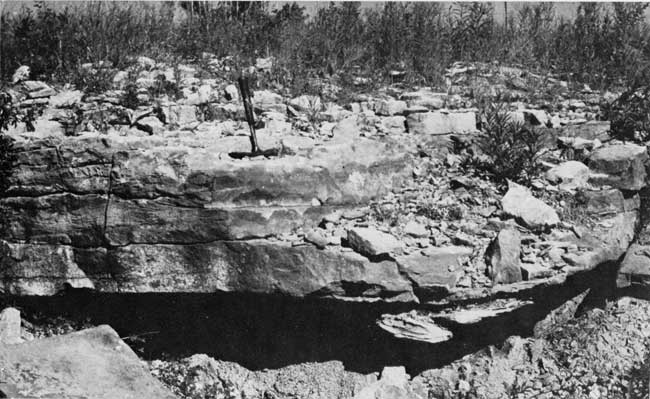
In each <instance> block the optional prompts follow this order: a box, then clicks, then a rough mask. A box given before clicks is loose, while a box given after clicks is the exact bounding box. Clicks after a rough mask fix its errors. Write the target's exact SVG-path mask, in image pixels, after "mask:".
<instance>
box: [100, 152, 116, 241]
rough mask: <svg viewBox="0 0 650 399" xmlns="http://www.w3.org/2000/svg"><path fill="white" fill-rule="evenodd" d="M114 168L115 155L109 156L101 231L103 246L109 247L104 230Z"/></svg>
mask: <svg viewBox="0 0 650 399" xmlns="http://www.w3.org/2000/svg"><path fill="white" fill-rule="evenodd" d="M114 168H115V154H113V155H112V156H111V167H110V168H109V170H108V188H107V190H106V207H105V208H104V226H103V231H102V238H103V239H104V245H105V246H106V247H109V246H110V244H109V240H108V237H107V236H106V228H107V227H108V207H109V206H110V204H111V194H112V190H113V169H114Z"/></svg>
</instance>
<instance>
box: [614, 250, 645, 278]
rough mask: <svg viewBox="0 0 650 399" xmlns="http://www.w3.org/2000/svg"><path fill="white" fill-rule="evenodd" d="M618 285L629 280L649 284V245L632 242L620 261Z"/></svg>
mask: <svg viewBox="0 0 650 399" xmlns="http://www.w3.org/2000/svg"><path fill="white" fill-rule="evenodd" d="M619 275H620V276H621V277H623V278H622V279H621V278H619V281H623V282H624V283H619V286H626V285H629V284H628V283H629V282H632V281H634V282H641V283H645V284H646V285H650V284H649V283H650V245H639V244H632V245H631V246H630V248H629V249H628V250H627V253H626V254H625V258H623V262H621V267H620V269H619Z"/></svg>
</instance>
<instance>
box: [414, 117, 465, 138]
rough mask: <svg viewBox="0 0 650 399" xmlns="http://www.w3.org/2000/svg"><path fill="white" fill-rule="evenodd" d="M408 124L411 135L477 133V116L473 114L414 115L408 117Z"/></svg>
mask: <svg viewBox="0 0 650 399" xmlns="http://www.w3.org/2000/svg"><path fill="white" fill-rule="evenodd" d="M406 124H407V126H408V131H409V133H411V134H422V135H440V134H450V133H457V134H466V133H473V132H475V131H476V115H475V114H474V113H473V112H457V113H444V112H427V113H414V114H410V115H409V116H407V117H406Z"/></svg>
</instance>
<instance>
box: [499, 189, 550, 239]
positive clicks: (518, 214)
mask: <svg viewBox="0 0 650 399" xmlns="http://www.w3.org/2000/svg"><path fill="white" fill-rule="evenodd" d="M509 187H510V188H509V189H508V192H507V193H506V195H505V196H503V198H502V199H501V206H502V207H503V211H504V212H505V213H506V214H508V215H510V216H514V217H515V218H517V219H518V220H519V221H521V222H522V223H523V225H524V226H526V227H528V228H530V229H533V230H537V229H543V228H545V227H549V226H555V225H557V224H558V223H560V218H559V217H558V215H557V213H556V212H555V210H554V209H553V208H551V207H550V206H549V205H547V204H545V203H544V201H541V200H539V199H537V198H535V197H533V195H532V194H531V193H530V192H529V191H528V190H527V189H526V188H525V187H523V186H520V185H519V184H516V183H512V182H510V184H509Z"/></svg>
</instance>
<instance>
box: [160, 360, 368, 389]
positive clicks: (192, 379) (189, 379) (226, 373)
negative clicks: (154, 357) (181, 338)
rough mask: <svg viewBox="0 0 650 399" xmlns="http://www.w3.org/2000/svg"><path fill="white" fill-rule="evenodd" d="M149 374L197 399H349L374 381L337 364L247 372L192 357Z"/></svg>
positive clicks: (309, 364) (162, 363)
mask: <svg viewBox="0 0 650 399" xmlns="http://www.w3.org/2000/svg"><path fill="white" fill-rule="evenodd" d="M151 369H152V373H153V374H154V375H156V376H157V377H158V378H160V379H161V380H163V381H168V380H169V384H170V387H172V388H175V389H176V390H178V391H179V392H178V394H179V395H183V396H185V397H200V398H208V397H210V398H212V397H216V398H220V397H233V398H247V399H264V398H277V399H291V398H296V397H298V398H315V399H330V398H331V399H349V398H351V397H353V396H354V395H355V394H357V393H358V392H359V391H360V390H362V389H363V388H364V387H366V386H368V385H369V384H372V383H373V382H375V381H376V380H377V378H376V377H374V376H373V375H370V376H364V375H361V374H357V373H353V372H349V371H346V370H345V369H344V367H343V364H342V363H341V362H338V361H330V362H325V363H303V364H300V365H295V366H288V367H284V368H281V369H278V370H264V371H250V370H248V369H246V368H244V367H242V366H239V365H238V364H236V363H231V362H225V361H221V360H216V359H213V358H211V357H208V356H206V355H202V354H200V355H193V356H191V357H188V358H186V359H183V360H181V361H180V362H179V364H173V363H166V362H162V361H154V362H152V363H151Z"/></svg>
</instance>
